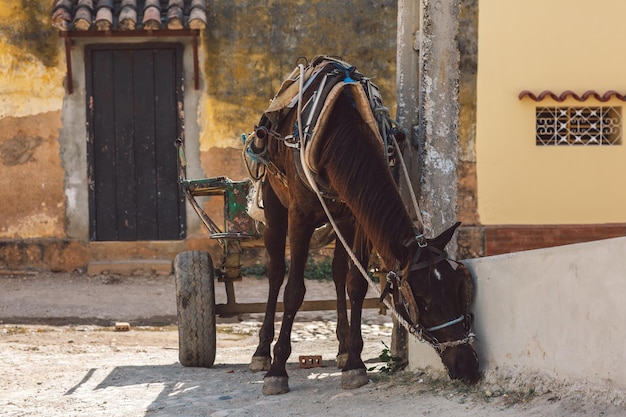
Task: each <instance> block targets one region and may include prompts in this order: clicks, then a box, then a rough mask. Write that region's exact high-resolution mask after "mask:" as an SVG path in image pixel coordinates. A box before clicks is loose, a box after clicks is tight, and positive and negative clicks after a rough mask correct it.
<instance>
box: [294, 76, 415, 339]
mask: <svg viewBox="0 0 626 417" xmlns="http://www.w3.org/2000/svg"><path fill="white" fill-rule="evenodd" d="M298 67H299V68H300V80H299V92H298V135H299V136H300V144H301V146H302V147H303V148H304V146H306V141H305V139H304V136H302V120H301V117H300V114H301V113H302V91H303V86H304V81H303V78H304V77H303V75H304V65H303V64H298ZM396 146H397V144H396ZM300 161H301V165H302V170H303V171H304V175H305V177H306V179H307V181H308V182H309V185H310V186H311V188H312V189H313V191H314V192H315V195H316V196H317V198H318V200H319V201H320V203H321V204H322V208H323V209H324V212H325V213H326V217H328V221H329V222H330V224H331V225H332V226H333V229H334V230H335V233H336V234H337V238H338V239H339V241H340V242H341V244H342V245H343V247H344V248H345V249H346V252H347V253H348V255H349V256H350V259H352V262H353V263H354V265H355V266H356V267H357V269H358V270H359V272H361V275H363V277H364V278H365V279H366V280H367V283H368V284H369V286H370V287H371V288H372V289H373V290H374V292H375V293H376V295H377V296H378V298H379V299H380V296H381V291H380V288H378V286H377V285H376V283H374V281H373V280H372V279H371V278H370V276H369V274H368V273H367V271H366V270H365V268H364V267H363V265H362V264H361V262H360V261H359V259H358V258H357V257H356V255H355V254H354V252H352V248H351V247H350V245H348V243H347V242H346V240H345V238H344V237H343V235H342V234H341V232H340V231H339V227H337V223H336V222H335V219H334V218H333V216H332V214H331V212H330V210H329V209H328V206H327V205H326V201H325V200H324V197H323V196H322V194H321V193H320V191H319V188H318V187H317V182H316V181H315V179H314V178H313V175H312V174H311V170H310V169H309V167H308V165H307V164H306V160H305V156H304V149H301V150H300ZM383 303H384V304H385V306H386V307H387V308H388V309H389V310H390V311H391V313H392V314H393V315H394V317H395V318H396V320H397V321H398V323H400V324H401V325H402V327H404V328H405V329H407V331H408V332H409V333H411V334H412V335H414V336H415V337H417V339H418V340H419V341H424V339H423V337H422V335H421V332H420V331H419V330H418V329H417V328H416V327H415V326H411V325H410V324H409V323H408V322H407V321H406V320H405V319H404V317H402V316H401V315H400V314H399V313H398V312H397V311H396V309H395V308H394V307H393V306H392V305H391V303H390V302H389V300H387V299H386V298H385V299H383Z"/></svg>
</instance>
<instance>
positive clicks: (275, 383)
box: [263, 376, 289, 395]
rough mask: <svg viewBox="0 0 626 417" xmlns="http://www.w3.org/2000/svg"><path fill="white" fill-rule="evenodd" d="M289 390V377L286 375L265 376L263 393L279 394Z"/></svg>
mask: <svg viewBox="0 0 626 417" xmlns="http://www.w3.org/2000/svg"><path fill="white" fill-rule="evenodd" d="M287 392H289V378H288V377H286V376H266V377H265V378H263V395H278V394H285V393H287Z"/></svg>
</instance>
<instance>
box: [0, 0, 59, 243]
mask: <svg viewBox="0 0 626 417" xmlns="http://www.w3.org/2000/svg"><path fill="white" fill-rule="evenodd" d="M47 3H48V2H41V1H32V0H31V1H29V0H25V1H23V2H15V1H10V0H9V1H7V0H0V35H1V36H0V196H1V198H2V203H1V204H0V239H27V238H34V237H37V238H41V237H44V238H48V237H55V238H63V237H64V236H65V233H64V226H65V225H64V219H65V199H64V194H63V175H64V173H63V169H62V167H61V163H60V155H59V143H58V141H57V139H58V131H59V129H60V128H61V107H62V103H63V95H64V89H63V85H62V80H63V75H64V65H61V64H60V62H61V59H60V50H59V49H58V48H57V36H56V32H55V31H52V30H50V29H49V24H48V15H49V9H48V7H47V6H48V4H47Z"/></svg>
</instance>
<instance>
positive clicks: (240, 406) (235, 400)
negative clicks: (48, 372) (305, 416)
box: [65, 361, 341, 416]
mask: <svg viewBox="0 0 626 417" xmlns="http://www.w3.org/2000/svg"><path fill="white" fill-rule="evenodd" d="M288 371H289V374H290V380H291V381H292V385H291V391H292V392H291V394H292V395H293V394H295V396H296V397H298V396H299V397H301V396H302V395H304V396H308V397H310V396H311V395H313V396H316V395H318V394H321V393H320V390H319V388H320V384H324V385H325V386H326V388H330V389H331V392H332V391H333V390H334V389H336V390H337V391H336V392H337V393H339V392H340V391H341V390H340V378H341V376H340V375H341V371H340V370H339V369H337V368H336V363H335V362H334V361H326V362H325V363H324V366H322V367H316V368H310V369H301V368H300V367H299V365H298V362H289V363H288ZM95 372H96V369H90V370H89V371H87V373H86V374H85V376H84V377H83V379H82V380H81V381H80V382H79V383H78V384H76V385H75V386H74V387H72V388H70V389H69V390H68V391H67V392H66V393H65V395H73V394H74V393H75V392H76V391H77V390H78V389H80V388H81V386H83V385H85V384H86V383H87V382H88V381H89V380H90V379H91V378H92V377H93V375H94V373H95ZM153 384H159V385H161V386H162V387H163V388H162V389H161V391H160V392H159V393H158V395H157V396H156V397H155V398H154V400H153V401H152V402H151V403H150V404H149V405H148V407H147V408H146V410H145V415H149V416H155V415H157V416H158V415H220V412H221V413H224V412H227V413H229V414H232V413H234V414H235V415H239V414H241V415H249V414H250V413H252V414H255V413H256V412H257V411H258V408H257V407H259V406H260V407H267V406H268V405H269V406H271V405H272V404H274V403H275V404H276V405H277V406H280V404H279V402H281V401H284V399H285V398H284V396H271V397H265V396H263V395H262V394H261V388H262V384H263V373H252V372H250V371H249V370H248V366H247V365H246V364H241V363H238V364H216V365H215V366H214V367H212V368H188V367H183V366H182V365H180V363H178V362H176V363H172V364H166V365H138V366H117V367H115V368H114V369H113V370H111V372H109V374H108V375H107V376H106V377H105V378H104V379H103V380H102V381H101V382H99V383H98V385H97V386H95V387H94V388H93V391H99V390H107V389H118V390H119V389H122V390H123V391H121V394H120V403H119V404H117V406H120V407H125V408H127V407H128V406H129V404H124V402H126V401H128V402H132V401H134V399H133V398H132V397H133V396H134V395H136V392H144V391H136V390H135V388H137V387H142V386H148V387H150V386H151V385H153ZM126 388H128V390H127V391H126V390H125V389H126ZM144 395H145V392H144ZM143 398H144V399H145V397H143ZM291 399H292V400H294V401H296V402H297V401H298V400H296V399H295V398H294V397H292V398H291ZM108 403H109V406H113V404H114V403H116V401H113V400H109V401H108ZM144 404H145V403H144ZM215 413H217V414H215Z"/></svg>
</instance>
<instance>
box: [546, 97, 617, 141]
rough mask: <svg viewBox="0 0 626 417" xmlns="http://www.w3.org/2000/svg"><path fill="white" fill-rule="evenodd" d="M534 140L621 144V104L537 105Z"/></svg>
mask: <svg viewBox="0 0 626 417" xmlns="http://www.w3.org/2000/svg"><path fill="white" fill-rule="evenodd" d="M535 116H536V121H537V125H536V131H537V139H536V144H537V145H539V146H549V145H555V146H559V145H621V144H622V108H621V107H537V108H536V113H535Z"/></svg>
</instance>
